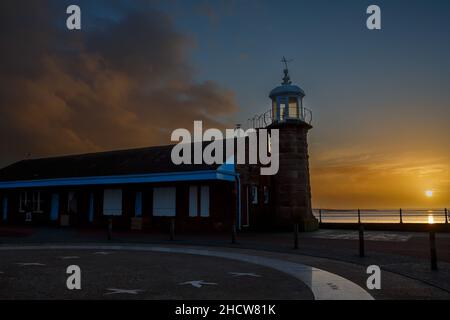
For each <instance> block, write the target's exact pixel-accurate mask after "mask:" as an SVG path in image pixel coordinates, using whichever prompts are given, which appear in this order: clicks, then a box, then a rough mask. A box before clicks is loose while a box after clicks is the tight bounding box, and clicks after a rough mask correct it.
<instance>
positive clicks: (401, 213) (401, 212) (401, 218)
mask: <svg viewBox="0 0 450 320" xmlns="http://www.w3.org/2000/svg"><path fill="white" fill-rule="evenodd" d="M400 223H403V210H402V209H401V208H400Z"/></svg>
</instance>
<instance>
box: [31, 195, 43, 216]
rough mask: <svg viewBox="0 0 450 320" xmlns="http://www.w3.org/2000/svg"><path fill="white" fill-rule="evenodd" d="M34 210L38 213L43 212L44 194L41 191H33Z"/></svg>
mask: <svg viewBox="0 0 450 320" xmlns="http://www.w3.org/2000/svg"><path fill="white" fill-rule="evenodd" d="M32 210H33V212H36V213H42V196H41V192H40V191H34V192H33V202H32Z"/></svg>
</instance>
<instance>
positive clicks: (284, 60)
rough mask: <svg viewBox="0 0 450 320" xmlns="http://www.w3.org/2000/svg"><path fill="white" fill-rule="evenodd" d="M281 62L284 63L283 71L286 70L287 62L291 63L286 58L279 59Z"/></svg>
mask: <svg viewBox="0 0 450 320" xmlns="http://www.w3.org/2000/svg"><path fill="white" fill-rule="evenodd" d="M281 62H282V63H284V69H285V70H288V62H292V59H290V60H286V57H285V56H283V59H281Z"/></svg>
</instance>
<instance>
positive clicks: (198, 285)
mask: <svg viewBox="0 0 450 320" xmlns="http://www.w3.org/2000/svg"><path fill="white" fill-rule="evenodd" d="M187 284H190V285H191V286H193V287H195V288H201V287H203V286H204V285H211V286H216V285H217V283H214V282H205V281H203V280H193V281H186V282H183V283H179V285H180V286H184V285H187Z"/></svg>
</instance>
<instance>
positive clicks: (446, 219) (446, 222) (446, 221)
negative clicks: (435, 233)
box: [444, 208, 448, 224]
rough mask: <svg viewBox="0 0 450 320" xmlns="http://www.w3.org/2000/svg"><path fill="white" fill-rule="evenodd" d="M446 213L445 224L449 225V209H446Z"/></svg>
mask: <svg viewBox="0 0 450 320" xmlns="http://www.w3.org/2000/svg"><path fill="white" fill-rule="evenodd" d="M444 212H445V224H448V210H447V208H445V210H444Z"/></svg>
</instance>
